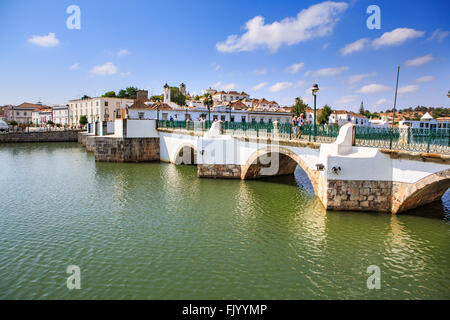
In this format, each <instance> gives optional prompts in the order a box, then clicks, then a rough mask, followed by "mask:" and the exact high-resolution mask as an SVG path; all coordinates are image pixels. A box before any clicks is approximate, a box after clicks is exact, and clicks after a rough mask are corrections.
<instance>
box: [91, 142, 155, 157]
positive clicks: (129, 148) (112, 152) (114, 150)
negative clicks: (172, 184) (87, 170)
mask: <svg viewBox="0 0 450 320" xmlns="http://www.w3.org/2000/svg"><path fill="white" fill-rule="evenodd" d="M159 149H160V148H159V138H115V137H97V138H96V139H95V151H94V155H95V161H102V162H147V161H159V159H160V152H159Z"/></svg>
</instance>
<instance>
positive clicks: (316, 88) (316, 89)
mask: <svg viewBox="0 0 450 320" xmlns="http://www.w3.org/2000/svg"><path fill="white" fill-rule="evenodd" d="M311 91H312V95H313V96H314V142H316V135H317V125H316V95H317V92H318V91H319V85H318V84H317V83H315V84H313V86H312V88H311Z"/></svg>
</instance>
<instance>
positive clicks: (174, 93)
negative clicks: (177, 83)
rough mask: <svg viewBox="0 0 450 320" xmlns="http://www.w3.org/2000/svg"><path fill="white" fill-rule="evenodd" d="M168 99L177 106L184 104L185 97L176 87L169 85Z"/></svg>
mask: <svg viewBox="0 0 450 320" xmlns="http://www.w3.org/2000/svg"><path fill="white" fill-rule="evenodd" d="M170 101H172V102H175V103H176V104H178V105H179V106H184V105H185V104H186V97H185V96H184V95H183V94H182V93H181V91H180V89H179V88H177V87H170Z"/></svg>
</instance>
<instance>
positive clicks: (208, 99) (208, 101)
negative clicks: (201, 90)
mask: <svg viewBox="0 0 450 320" xmlns="http://www.w3.org/2000/svg"><path fill="white" fill-rule="evenodd" d="M211 104H212V99H211V95H208V97H207V98H206V106H207V107H208V122H210V123H211Z"/></svg>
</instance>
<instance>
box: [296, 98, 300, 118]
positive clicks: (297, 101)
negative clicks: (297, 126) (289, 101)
mask: <svg viewBox="0 0 450 320" xmlns="http://www.w3.org/2000/svg"><path fill="white" fill-rule="evenodd" d="M299 105H300V97H297V98H295V115H296V116H297V117H298V116H299V115H300V113H299V111H298V106H299Z"/></svg>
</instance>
